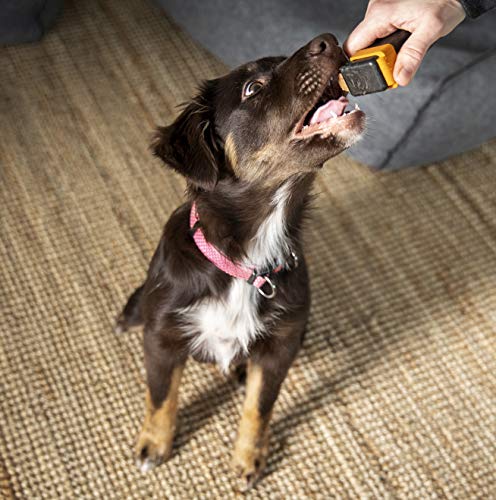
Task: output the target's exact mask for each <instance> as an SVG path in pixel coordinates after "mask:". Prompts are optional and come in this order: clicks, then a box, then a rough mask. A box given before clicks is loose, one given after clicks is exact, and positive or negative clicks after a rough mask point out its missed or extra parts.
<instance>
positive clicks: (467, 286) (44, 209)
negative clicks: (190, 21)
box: [0, 0, 496, 500]
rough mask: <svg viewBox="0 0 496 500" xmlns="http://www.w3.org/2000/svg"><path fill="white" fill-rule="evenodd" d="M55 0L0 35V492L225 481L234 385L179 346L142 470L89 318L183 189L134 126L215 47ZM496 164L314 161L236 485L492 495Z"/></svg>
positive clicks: (213, 69) (122, 355)
mask: <svg viewBox="0 0 496 500" xmlns="http://www.w3.org/2000/svg"><path fill="white" fill-rule="evenodd" d="M67 4H68V5H67V8H66V10H65V12H64V14H63V16H62V18H61V19H60V21H59V22H58V24H57V26H56V27H55V29H54V30H53V31H51V32H50V33H49V34H48V35H47V36H46V37H45V39H44V40H43V41H42V43H39V44H30V45H25V46H18V47H10V48H6V49H5V48H4V49H0V68H1V78H0V181H1V185H0V224H1V240H0V259H1V270H0V304H1V306H0V324H1V325H2V327H1V330H0V375H1V376H0V424H1V429H0V465H1V467H0V487H1V493H2V494H3V496H4V497H5V498H10V497H17V498H29V499H34V498H45V499H54V498H67V499H73V498H98V499H113V498H115V499H132V498H174V499H176V498H177V499H183V498H184V499H191V498H202V499H203V498H212V499H214V498H215V499H219V498H222V499H224V498H234V496H235V494H234V493H233V484H234V483H233V481H232V477H231V475H230V471H229V467H228V463H229V456H230V450H231V445H232V442H233V437H234V432H235V429H236V425H237V421H238V417H239V411H240V406H241V402H242V396H243V389H242V388H238V387H237V386H236V385H235V384H234V383H233V382H229V381H226V380H225V379H224V378H223V377H222V376H221V375H219V374H218V373H217V372H216V371H215V370H214V369H211V368H206V367H204V366H200V365H196V364H195V363H190V364H189V365H188V368H187V372H186V374H185V383H184V384H183V386H182V391H181V410H180V416H179V419H180V424H179V429H178V432H177V439H176V444H175V453H174V457H173V458H172V460H171V461H170V462H169V463H167V464H165V465H163V466H161V467H160V468H159V469H157V470H156V471H155V472H152V473H149V474H147V475H143V474H141V473H139V472H138V471H137V470H136V469H135V467H134V464H133V461H132V459H131V449H132V445H133V442H134V439H135V437H136V434H137V431H138V427H139V425H140V420H141V417H142V411H143V395H144V378H143V376H144V374H143V362H142V357H143V354H142V346H141V340H140V336H139V334H138V333H132V334H129V335H127V336H124V337H122V338H116V337H115V336H114V335H113V334H112V330H111V325H112V323H113V318H114V316H115V314H116V313H117V312H118V310H119V309H120V308H121V307H122V305H123V303H124V301H125V299H126V297H127V295H128V294H129V293H130V292H131V291H132V290H133V289H134V287H135V286H137V285H138V284H139V283H140V280H141V279H142V278H143V277H144V274H145V272H146V268H147V264H148V261H149V259H150V257H151V255H152V252H153V251H154V249H155V245H156V243H157V241H158V238H159V236H160V233H161V229H162V226H163V224H164V222H165V221H166V219H167V218H168V216H169V214H170V213H171V211H172V210H173V209H174V208H175V206H177V205H178V204H179V203H180V202H181V199H182V193H183V188H184V185H183V183H182V181H181V180H180V179H179V178H178V177H177V176H175V175H174V174H172V173H171V172H168V171H166V170H165V169H163V168H162V167H161V165H160V163H159V162H158V161H157V160H155V159H153V158H152V156H151V154H150V153H149V151H148V149H147V148H148V143H149V140H150V136H151V133H152V130H153V127H154V126H155V124H165V123H167V122H168V121H169V120H171V118H172V117H173V116H174V114H175V113H176V105H177V104H179V103H180V102H182V101H184V100H186V99H187V98H188V97H189V96H190V95H191V93H192V92H193V91H194V88H195V86H196V85H197V83H198V82H199V80H201V79H203V78H209V77H213V76H215V75H218V74H220V73H222V72H223V71H225V68H224V67H223V66H222V65H221V64H220V63H218V62H217V61H216V60H215V59H214V58H212V57H211V56H210V55H208V54H207V53H206V52H205V51H204V50H202V49H201V48H199V47H198V46H197V45H195V44H194V43H193V42H192V41H191V39H190V38H189V37H188V36H186V35H185V34H184V33H182V32H181V31H179V30H178V29H177V27H175V26H174V25H173V24H172V23H171V22H170V21H169V20H168V19H167V17H166V16H165V15H164V14H163V13H162V11H160V10H158V9H157V8H155V7H153V5H152V3H151V2H148V1H145V0H119V1H117V0H112V1H106V0H87V1H85V2H67ZM372 133H373V131H372ZM495 165H496V143H495V142H492V143H489V144H487V145H485V146H482V147H481V148H479V149H478V150H476V151H473V152H470V153H467V154H465V155H462V156H459V157H457V158H455V159H453V160H451V161H447V162H445V163H443V164H439V165H432V166H430V167H428V168H424V169H416V170H412V171H405V172H400V173H396V174H377V173H372V172H370V171H369V170H368V169H367V168H365V167H363V166H361V165H358V164H356V163H354V162H353V161H351V160H350V159H348V158H346V157H345V156H341V157H339V158H337V159H335V160H333V161H332V162H330V163H329V164H328V165H327V166H326V168H325V169H324V171H323V172H322V174H321V175H320V177H319V179H318V183H317V186H316V191H317V192H318V193H319V197H318V200H317V203H316V210H315V213H314V216H313V219H312V221H311V222H310V223H309V225H308V231H307V236H308V237H307V255H308V260H309V265H310V270H311V275H312V289H313V307H312V315H311V321H310V325H309V329H308V334H307V337H306V344H305V346H304V349H303V350H302V352H301V354H300V356H299V357H298V360H297V362H296V364H295V366H294V368H293V369H292V371H291V372H290V375H289V377H288V379H287V381H286V383H285V385H284V388H283V390H282V393H281V396H280V398H279V401H278V403H277V406H276V410H275V414H274V419H273V426H272V454H271V457H270V462H269V465H268V471H267V476H266V477H265V479H264V480H263V482H261V483H260V484H259V486H258V487H257V488H256V490H254V491H253V492H252V493H251V494H250V495H248V497H252V498H271V499H282V498H292V499H304V498H326V499H327V498H339V499H342V498H352V499H356V498H377V499H385V498H402V499H409V498H412V499H413V498H415V499H417V498H421V499H426V498H457V499H463V500H466V499H473V498H481V499H489V498H490V497H491V495H494V494H495V491H496V471H495V465H494V457H495V456H496V444H495V431H496V418H495V404H496V376H495V374H496V362H495V359H496V341H495V338H496V336H495V331H496V327H495V325H496V291H495V281H496V279H495V278H496V218H495V214H496V195H495V192H496V190H495V186H496V169H495Z"/></svg>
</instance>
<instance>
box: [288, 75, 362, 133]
mask: <svg viewBox="0 0 496 500" xmlns="http://www.w3.org/2000/svg"><path fill="white" fill-rule="evenodd" d="M337 94H340V95H337ZM347 108H348V109H347ZM356 112H361V111H360V108H359V107H358V104H355V106H354V108H351V109H350V108H349V101H348V99H346V97H345V95H343V92H342V91H341V90H338V91H336V90H335V88H334V86H333V85H332V83H331V82H329V84H328V85H327V86H326V87H325V88H324V90H323V92H322V94H321V95H320V97H319V98H318V99H317V101H316V102H315V103H314V105H313V106H312V107H311V108H310V109H309V110H308V111H306V113H305V114H304V115H303V117H302V118H301V119H300V120H299V121H298V123H297V124H296V127H295V131H294V137H295V138H296V139H305V138H308V137H311V136H314V135H321V136H323V137H324V138H325V137H328V136H330V135H332V133H333V131H334V129H335V128H336V127H338V128H341V127H340V125H343V123H342V122H343V121H345V120H346V119H347V117H348V116H349V115H351V114H353V113H356Z"/></svg>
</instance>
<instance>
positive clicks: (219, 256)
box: [189, 202, 298, 299]
mask: <svg viewBox="0 0 496 500" xmlns="http://www.w3.org/2000/svg"><path fill="white" fill-rule="evenodd" d="M189 226H190V230H191V232H192V235H193V239H194V241H195V243H196V246H197V247H198V249H199V250H200V252H201V253H202V254H203V255H204V256H205V257H206V258H207V259H208V260H209V261H210V262H211V263H212V264H214V265H215V266H216V267H217V268H219V269H220V270H221V271H224V272H225V273H226V274H229V275H230V276H233V277H234V278H240V279H242V280H245V281H247V282H248V283H249V284H250V285H253V286H254V287H255V288H257V290H258V291H259V293H260V294H261V295H263V296H264V297H266V298H269V299H271V298H272V297H274V296H275V294H276V285H275V284H274V282H273V281H272V280H271V279H270V277H269V275H270V274H272V273H278V272H279V271H281V270H282V269H283V268H284V265H282V264H280V265H279V266H277V267H276V268H275V269H272V270H271V271H269V272H267V273H262V274H259V273H258V271H257V269H256V268H255V267H245V266H242V265H241V264H238V263H235V262H233V261H232V260H230V259H228V258H227V257H226V256H225V255H224V254H223V253H222V252H220V251H219V250H218V249H217V248H216V247H215V246H214V245H212V244H210V243H209V242H208V241H207V240H206V238H205V235H204V233H203V231H202V230H201V227H200V217H199V215H198V210H197V208H196V203H195V202H193V204H192V205H191V212H190V215H189ZM291 257H292V258H293V262H294V266H293V267H296V266H297V264H298V258H297V257H296V255H295V254H294V252H291ZM266 283H268V284H269V285H270V288H271V290H270V291H269V292H268V293H266V292H265V291H264V290H263V286H264V285H265V284H266Z"/></svg>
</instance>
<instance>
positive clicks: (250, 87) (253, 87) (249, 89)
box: [243, 80, 263, 97]
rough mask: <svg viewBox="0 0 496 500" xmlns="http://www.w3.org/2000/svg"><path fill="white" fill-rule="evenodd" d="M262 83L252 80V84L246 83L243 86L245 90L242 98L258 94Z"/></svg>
mask: <svg viewBox="0 0 496 500" xmlns="http://www.w3.org/2000/svg"><path fill="white" fill-rule="evenodd" d="M262 87H263V83H262V82H259V81H258V80H254V81H252V82H248V83H247V84H246V85H245V90H244V91H243V94H244V97H251V96H254V95H255V94H257V93H258V92H260V90H262Z"/></svg>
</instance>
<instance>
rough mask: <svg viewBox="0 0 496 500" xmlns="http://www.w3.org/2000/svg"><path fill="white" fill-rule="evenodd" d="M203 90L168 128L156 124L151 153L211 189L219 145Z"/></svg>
mask: <svg viewBox="0 0 496 500" xmlns="http://www.w3.org/2000/svg"><path fill="white" fill-rule="evenodd" d="M204 94H205V88H204V90H203V93H202V94H200V95H199V96H198V97H196V98H195V99H194V100H193V101H191V102H190V103H189V104H188V105H187V106H186V108H185V109H184V110H183V112H182V113H181V114H180V115H179V116H178V118H177V119H176V120H175V121H174V123H172V125H169V126H168V127H159V128H158V130H157V134H156V136H155V139H154V141H153V143H152V150H153V153H154V154H155V155H156V156H158V157H159V158H161V159H162V160H163V161H164V162H165V163H166V164H167V165H169V166H170V167H172V168H173V169H174V170H176V171H177V172H179V173H180V174H182V175H184V177H186V179H187V180H188V181H189V182H191V183H193V184H194V185H196V186H198V187H200V188H202V189H205V190H211V189H213V188H214V187H215V184H216V183H217V180H218V178H219V167H220V161H221V158H222V156H221V154H220V151H221V148H220V147H219V144H218V139H217V137H216V134H215V130H214V125H213V109H212V105H211V101H210V99H208V98H207V97H206V96H205V95H204Z"/></svg>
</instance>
